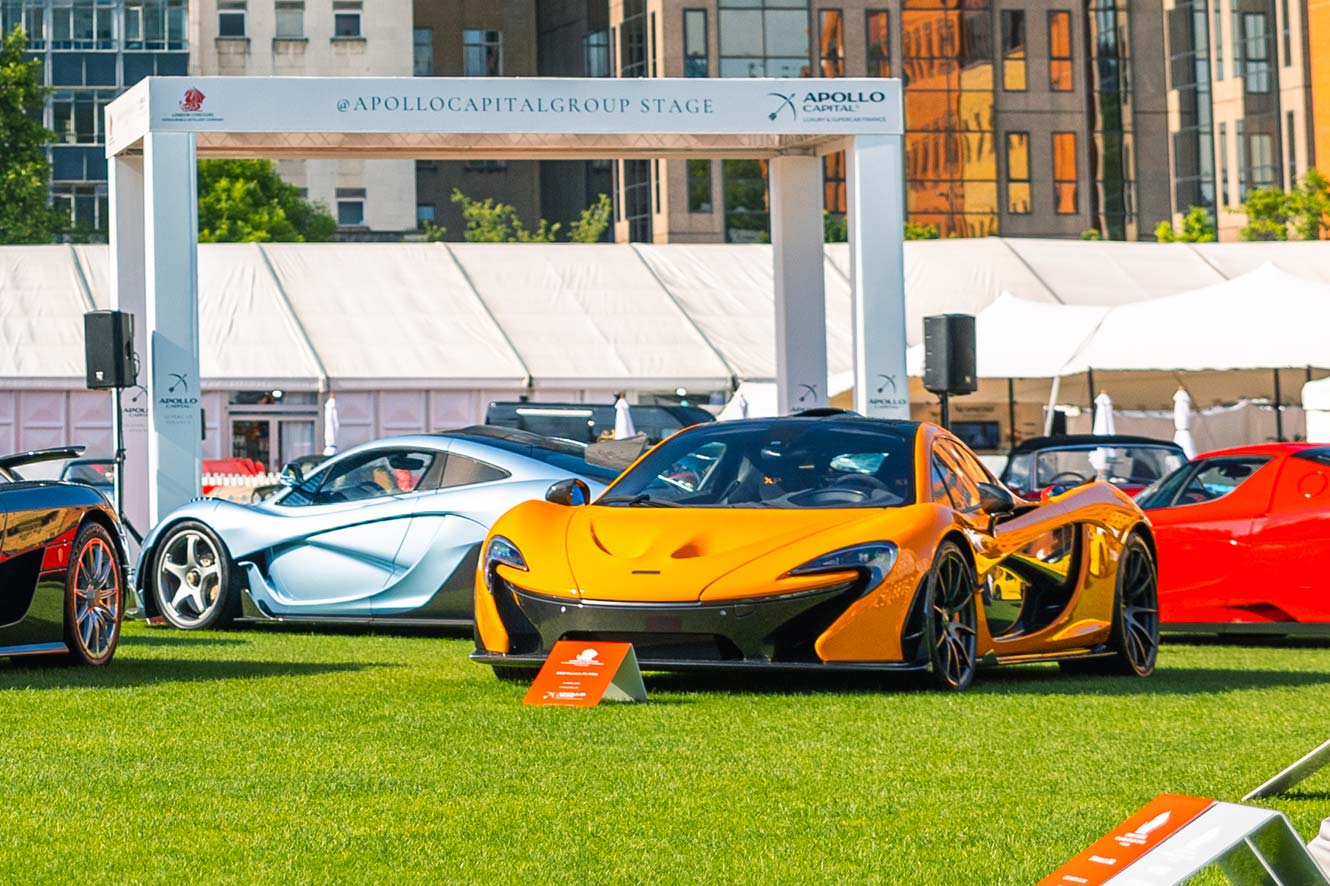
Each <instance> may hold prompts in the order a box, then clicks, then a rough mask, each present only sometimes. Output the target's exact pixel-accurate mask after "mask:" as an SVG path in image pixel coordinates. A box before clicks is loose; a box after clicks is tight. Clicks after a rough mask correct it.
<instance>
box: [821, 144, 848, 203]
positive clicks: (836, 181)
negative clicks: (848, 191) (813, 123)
mask: <svg viewBox="0 0 1330 886" xmlns="http://www.w3.org/2000/svg"><path fill="white" fill-rule="evenodd" d="M848 208H849V207H848V206H847V205H846V195H845V152H844V151H837V152H836V153H834V154H827V155H826V156H825V157H823V158H822V209H823V211H825V212H829V213H831V214H832V215H834V216H838V217H843V216H844V215H845V213H846V211H847V210H848Z"/></svg>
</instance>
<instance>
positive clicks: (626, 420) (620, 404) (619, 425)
mask: <svg viewBox="0 0 1330 886" xmlns="http://www.w3.org/2000/svg"><path fill="white" fill-rule="evenodd" d="M636 434H637V429H636V428H634V427H633V414H632V412H631V410H630V407H629V406H628V401H627V400H625V399H624V398H623V397H620V398H619V399H618V400H615V401H614V439H616V440H627V439H628V438H629V437H632V436H635V435H636Z"/></svg>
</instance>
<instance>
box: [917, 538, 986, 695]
mask: <svg viewBox="0 0 1330 886" xmlns="http://www.w3.org/2000/svg"><path fill="white" fill-rule="evenodd" d="M978 584H979V583H978V580H977V579H976V578H975V575H974V570H973V569H972V568H971V567H970V561H969V560H967V559H966V558H965V554H963V553H962V552H961V549H960V546H959V545H957V544H956V543H955V542H953V541H947V542H943V543H942V545H941V547H939V548H938V551H937V557H936V559H935V560H934V562H933V575H932V580H931V581H930V582H929V588H928V598H927V605H926V606H925V618H926V624H927V631H926V634H925V636H926V638H927V640H928V655H929V670H930V674H931V678H932V684H933V685H934V686H936V687H937V688H938V689H944V690H948V691H952V692H958V691H960V690H962V689H965V688H967V687H969V685H970V683H971V682H972V681H973V680H974V671H975V666H976V664H977V654H976V653H977V646H978V607H977V606H976V604H975V589H976V588H977V587H978Z"/></svg>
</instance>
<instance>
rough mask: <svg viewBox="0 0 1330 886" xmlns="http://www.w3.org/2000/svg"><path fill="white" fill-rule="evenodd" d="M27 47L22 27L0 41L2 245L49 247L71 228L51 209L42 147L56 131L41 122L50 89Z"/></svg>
mask: <svg viewBox="0 0 1330 886" xmlns="http://www.w3.org/2000/svg"><path fill="white" fill-rule="evenodd" d="M27 44H28V38H27V36H26V35H25V34H24V33H23V29H22V28H15V29H14V30H13V31H11V32H10V33H9V34H7V35H5V36H4V38H3V42H2V43H0V243H50V242H52V241H53V240H55V239H56V238H57V237H59V236H60V235H61V234H62V233H64V232H65V231H66V230H68V227H69V217H68V215H67V214H66V213H64V212H62V211H60V210H59V209H56V208H54V207H52V206H51V198H50V183H51V164H50V161H49V160H47V159H46V152H45V150H44V148H45V147H46V145H48V144H50V143H51V142H52V141H54V140H55V133H53V132H51V131H50V130H49V129H47V128H46V127H45V126H43V125H42V124H41V113H42V109H43V108H44V107H45V105H46V96H47V94H48V92H49V90H48V89H47V88H46V87H45V86H43V85H42V81H41V63H40V62H39V61H37V60H36V59H33V60H27V59H24V57H23V54H24V52H25V51H26V49H27Z"/></svg>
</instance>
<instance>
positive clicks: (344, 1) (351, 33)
mask: <svg viewBox="0 0 1330 886" xmlns="http://www.w3.org/2000/svg"><path fill="white" fill-rule="evenodd" d="M360 11H361V3H360V0H333V39H334V40H338V39H341V40H360V39H363V38H364V34H363V32H362V31H361V29H360Z"/></svg>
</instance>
